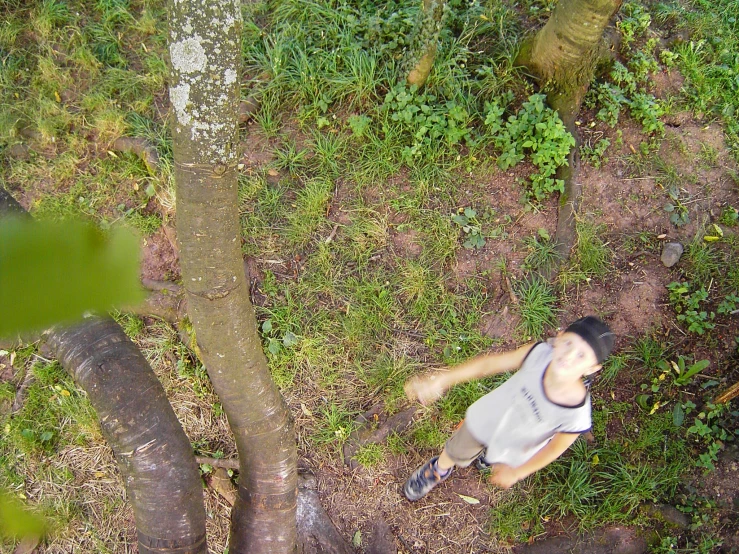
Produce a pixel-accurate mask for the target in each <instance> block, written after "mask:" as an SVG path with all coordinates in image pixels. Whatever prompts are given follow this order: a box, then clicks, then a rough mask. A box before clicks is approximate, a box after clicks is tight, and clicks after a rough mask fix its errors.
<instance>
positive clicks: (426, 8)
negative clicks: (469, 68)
mask: <svg viewBox="0 0 739 554" xmlns="http://www.w3.org/2000/svg"><path fill="white" fill-rule="evenodd" d="M445 13H446V0H423V9H422V10H421V12H420V13H419V16H418V17H419V19H418V23H417V25H416V30H415V32H414V34H413V38H412V39H411V45H410V47H409V50H408V53H407V54H406V59H405V62H404V66H405V68H406V71H407V72H408V77H407V78H406V82H407V83H408V84H409V85H416V86H418V87H422V86H423V85H424V84H426V79H428V77H429V74H430V73H431V69H432V68H433V66H434V58H436V49H437V48H438V45H439V34H440V33H441V29H442V27H443V24H444V15H445Z"/></svg>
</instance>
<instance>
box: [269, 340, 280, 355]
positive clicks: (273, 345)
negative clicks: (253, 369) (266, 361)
mask: <svg viewBox="0 0 739 554" xmlns="http://www.w3.org/2000/svg"><path fill="white" fill-rule="evenodd" d="M267 348H268V349H269V351H270V353H271V354H272V355H273V356H277V354H279V352H280V341H278V340H277V339H269V346H267Z"/></svg>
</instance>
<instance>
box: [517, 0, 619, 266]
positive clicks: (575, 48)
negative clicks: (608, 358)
mask: <svg viewBox="0 0 739 554" xmlns="http://www.w3.org/2000/svg"><path fill="white" fill-rule="evenodd" d="M622 1H623V0H559V3H558V4H557V6H556V7H555V8H554V11H553V12H552V15H551V16H550V17H549V20H548V21H547V23H546V25H545V26H544V27H543V28H542V29H541V30H540V31H539V32H538V33H537V34H536V35H534V36H533V37H532V38H531V39H529V40H527V41H526V42H525V43H524V44H523V46H522V48H521V52H520V53H519V56H518V59H517V60H516V61H517V63H518V64H519V65H523V66H525V67H526V68H527V69H528V70H529V71H530V72H531V74H532V75H533V76H534V77H535V78H536V79H537V80H538V81H539V83H540V84H541V86H542V88H543V89H544V90H545V92H546V93H547V101H548V103H549V105H550V106H551V107H552V109H554V110H556V111H557V112H558V114H559V117H560V119H562V122H563V123H564V124H565V127H567V129H568V130H569V131H570V132H571V133H572V134H573V136H574V137H575V141H576V144H575V146H574V147H573V151H572V152H571V153H570V156H569V158H568V162H569V166H566V167H562V168H561V169H560V171H559V172H558V175H557V178H559V179H562V180H563V181H564V182H565V187H564V193H563V194H562V195H561V196H560V202H559V214H558V221H557V236H556V239H555V240H556V244H557V250H558V251H559V253H560V254H561V255H562V257H563V258H567V257H569V255H570V252H571V250H572V247H573V246H574V244H575V240H576V231H575V215H576V213H577V210H578V208H579V203H580V192H581V186H580V184H579V183H578V174H579V167H580V160H579V147H580V134H579V132H578V130H577V126H576V125H575V119H576V118H577V114H578V113H579V112H580V106H581V105H582V101H583V99H584V98H585V93H586V92H587V91H588V87H589V86H590V82H591V81H592V79H593V76H594V74H595V69H596V66H597V65H598V62H599V61H600V60H601V59H603V58H604V57H605V56H606V55H607V53H608V48H607V44H606V42H605V41H604V39H603V36H604V32H605V30H606V27H607V25H608V23H609V22H610V20H611V18H612V17H613V16H614V15H615V14H616V12H618V10H619V8H620V7H621V3H622Z"/></svg>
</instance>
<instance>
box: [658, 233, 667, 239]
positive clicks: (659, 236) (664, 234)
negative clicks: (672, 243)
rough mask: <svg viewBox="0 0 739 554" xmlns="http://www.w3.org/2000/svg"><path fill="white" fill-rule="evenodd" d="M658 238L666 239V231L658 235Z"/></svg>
mask: <svg viewBox="0 0 739 554" xmlns="http://www.w3.org/2000/svg"><path fill="white" fill-rule="evenodd" d="M657 238H658V239H666V238H667V234H666V233H662V234H661V235H657Z"/></svg>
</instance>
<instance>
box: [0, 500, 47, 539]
mask: <svg viewBox="0 0 739 554" xmlns="http://www.w3.org/2000/svg"><path fill="white" fill-rule="evenodd" d="M45 528H46V524H45V522H44V520H43V519H42V518H40V517H39V516H37V515H35V514H32V513H30V512H28V511H27V510H26V509H25V508H24V507H23V505H22V504H21V503H20V502H19V501H17V500H16V499H15V498H13V497H12V496H10V495H8V494H6V493H4V492H2V491H0V537H11V538H14V539H21V538H23V537H31V536H35V537H41V536H43V534H44V531H45Z"/></svg>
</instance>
